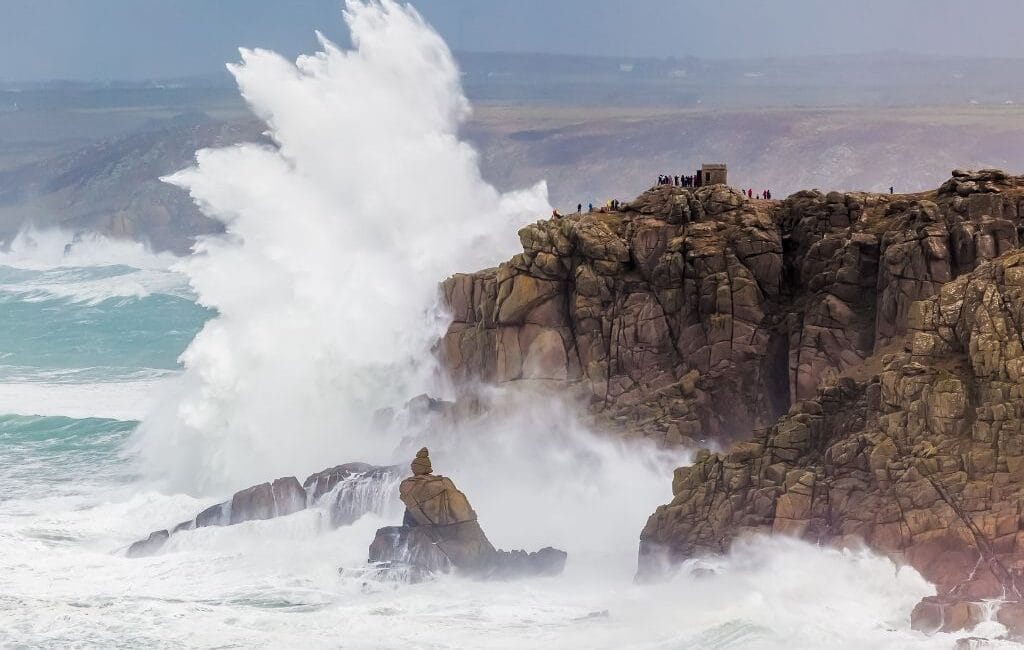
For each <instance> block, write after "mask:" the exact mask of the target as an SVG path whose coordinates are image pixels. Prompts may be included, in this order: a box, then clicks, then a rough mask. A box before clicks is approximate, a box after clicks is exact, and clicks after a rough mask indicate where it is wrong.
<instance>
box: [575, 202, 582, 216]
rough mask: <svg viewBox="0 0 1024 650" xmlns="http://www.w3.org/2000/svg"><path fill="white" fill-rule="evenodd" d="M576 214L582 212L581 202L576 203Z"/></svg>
mask: <svg viewBox="0 0 1024 650" xmlns="http://www.w3.org/2000/svg"><path fill="white" fill-rule="evenodd" d="M576 214H583V204H582V203H577V204H576Z"/></svg>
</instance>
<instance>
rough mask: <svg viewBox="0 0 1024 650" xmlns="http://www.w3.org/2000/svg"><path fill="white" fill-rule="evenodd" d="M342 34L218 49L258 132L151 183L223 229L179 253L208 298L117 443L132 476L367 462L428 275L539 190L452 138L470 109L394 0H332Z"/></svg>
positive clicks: (424, 357)
mask: <svg viewBox="0 0 1024 650" xmlns="http://www.w3.org/2000/svg"><path fill="white" fill-rule="evenodd" d="M345 20H346V22H347V23H348V26H349V28H350V30H351V33H352V43H353V48H354V49H352V50H342V49H340V48H339V47H338V46H336V45H334V44H333V43H331V42H329V41H328V40H327V39H325V38H324V37H323V36H322V35H319V34H318V37H319V40H320V45H321V47H322V51H320V52H318V53H316V54H314V55H311V56H302V57H299V58H298V60H296V61H295V63H291V62H289V61H287V60H285V59H284V58H282V57H281V56H279V55H277V54H275V53H273V52H269V51H265V50H242V51H241V55H242V61H241V63H239V64H237V65H231V66H229V70H230V71H231V73H232V74H233V75H234V77H235V79H236V80H237V82H238V85H239V88H240V89H241V92H242V95H243V96H244V98H245V100H246V101H247V102H248V104H249V106H250V107H251V108H252V110H253V112H254V113H256V115H257V116H259V117H260V118H261V119H262V120H264V121H265V122H266V124H267V128H268V135H269V136H270V137H271V139H272V141H273V142H274V144H275V146H261V145H256V144H245V145H241V146H236V147H231V148H225V149H216V150H204V151H200V152H199V153H198V154H197V164H196V166H195V167H193V168H191V169H188V170H185V171H182V172H179V173H177V174H174V175H173V176H171V177H169V178H168V179H166V180H167V181H168V182H170V183H173V184H175V185H178V186H180V187H183V188H185V189H187V190H188V191H189V192H190V193H191V195H192V197H193V198H194V200H195V201H196V202H197V203H198V204H199V206H200V207H201V208H202V209H203V211H204V212H205V213H206V214H208V215H210V216H211V217H214V218H216V219H219V220H220V221H222V222H223V223H224V225H225V229H226V234H225V235H224V236H221V237H215V238H208V239H205V240H203V241H201V242H200V243H198V244H197V246H196V252H195V254H194V255H193V256H192V258H191V259H190V260H189V261H188V262H187V263H186V264H184V265H183V266H184V270H185V271H186V272H187V274H188V275H189V277H190V281H191V284H192V287H193V289H194V290H195V292H196V293H197V295H198V296H199V300H200V302H201V303H202V304H204V305H206V306H209V307H212V308H214V309H216V310H217V312H218V314H219V315H218V316H217V317H216V318H214V319H213V320H212V321H210V322H209V323H208V324H207V325H206V327H205V328H204V329H203V331H202V332H201V333H200V334H199V335H198V336H197V337H196V339H195V340H194V342H193V343H192V344H191V346H190V347H189V348H188V350H186V352H185V353H184V355H183V357H182V360H183V362H184V365H185V368H186V377H185V382H184V388H183V389H182V391H181V393H180V394H177V395H174V396H173V397H172V398H170V399H168V401H167V402H166V403H165V404H164V405H163V406H162V407H161V408H159V409H158V410H157V411H155V412H154V414H153V415H152V416H151V417H150V418H148V419H147V420H146V421H145V422H144V423H143V424H142V426H141V427H140V429H139V431H138V433H137V435H136V437H135V441H134V443H135V444H134V448H135V449H136V450H137V451H138V453H139V455H140V459H141V461H142V463H143V466H144V470H145V471H146V472H147V475H149V476H152V477H154V478H159V479H163V480H164V481H167V482H168V485H169V487H173V488H176V489H183V490H186V491H190V492H194V493H208V492H212V491H217V490H220V491H224V490H229V489H235V488H237V487H238V486H244V485H248V484H250V483H253V482H257V481H262V480H266V479H267V478H268V477H274V476H279V475H287V474H301V473H303V472H307V471H313V470H316V469H320V468H322V467H323V466H324V465H326V464H329V463H332V462H341V461H344V460H351V459H355V458H359V459H363V460H368V461H373V460H380V459H382V458H383V457H384V455H386V454H387V453H388V452H389V451H390V449H391V448H392V447H393V441H389V440H383V439H381V438H380V437H377V436H374V435H372V433H371V432H370V431H369V430H368V427H369V424H370V414H372V412H373V411H374V410H375V409H376V408H379V407H381V406H385V405H390V404H395V403H400V402H401V401H402V400H404V399H407V398H408V397H411V396H412V395H415V394H417V393H418V392H422V391H424V390H426V389H428V388H429V382H430V379H431V376H432V370H433V368H432V365H431V361H430V360H431V355H430V352H429V349H430V346H431V345H432V344H433V342H434V341H435V340H436V339H437V336H438V335H439V334H440V333H441V332H443V328H444V327H445V325H446V322H445V320H444V319H443V318H441V317H440V316H439V315H438V314H437V310H436V300H437V283H438V281H439V280H440V279H442V278H444V277H445V276H446V275H448V274H450V273H452V272H454V271H456V270H458V269H465V268H478V267H480V266H483V265H487V264H490V263H493V260H495V259H502V258H503V257H507V256H508V255H509V254H510V253H512V252H514V250H513V249H514V246H515V243H516V242H515V240H514V237H512V236H511V233H514V232H515V229H516V226H518V225H521V224H522V223H524V222H526V221H528V220H529V219H530V218H531V217H534V216H536V215H538V214H544V213H545V212H547V211H549V210H550V208H549V207H548V204H547V198H546V197H547V190H546V186H545V185H544V184H538V185H537V186H535V187H533V188H532V189H530V190H527V191H522V192H516V193H510V194H501V193H499V192H498V191H497V190H496V189H495V188H494V187H492V186H491V185H489V184H488V183H486V182H485V181H484V180H483V179H482V178H481V175H480V171H479V166H478V159H477V154H476V153H475V152H474V150H473V149H472V148H471V147H470V146H469V145H467V144H466V143H465V142H463V141H461V140H460V139H459V137H458V130H459V127H460V125H461V124H462V123H463V122H464V121H465V120H466V119H467V117H468V115H469V104H468V102H467V100H466V98H465V97H464V96H463V94H462V91H461V88H460V84H459V72H458V69H457V67H456V64H455V62H454V60H453V58H452V56H451V53H450V52H449V50H448V48H447V46H446V45H445V44H444V42H443V41H442V40H441V38H440V37H439V36H438V35H437V34H436V33H435V32H434V31H433V30H432V29H430V28H429V27H428V26H427V25H426V23H425V22H424V21H423V19H422V18H421V17H420V16H419V15H418V14H417V13H416V12H415V11H414V10H413V9H412V8H411V7H407V6H400V5H399V4H397V3H396V2H393V1H392V0H382V1H380V2H362V1H359V0H349V1H348V2H347V3H346V11H345Z"/></svg>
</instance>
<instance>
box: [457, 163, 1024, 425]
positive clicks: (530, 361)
mask: <svg viewBox="0 0 1024 650" xmlns="http://www.w3.org/2000/svg"><path fill="white" fill-rule="evenodd" d="M1022 186H1024V182H1022V180H1021V179H1019V178H1013V177H1009V176H1007V175H1006V174H1005V173H1003V172H1000V171H997V170H986V171H982V172H977V173H971V172H963V171H959V170H958V171H956V172H954V176H953V178H952V179H951V180H950V181H949V182H947V183H946V184H944V185H943V186H942V188H940V189H939V190H938V191H936V192H930V193H926V194H921V195H913V196H888V195H878V194H865V193H846V194H841V193H838V192H831V193H829V194H823V193H821V192H818V191H806V192H800V193H797V194H795V195H793V196H791V197H789V198H787V199H786V200H784V201H781V202H778V201H757V200H747V199H746V197H744V196H743V195H742V194H740V193H739V192H736V191H734V190H731V189H730V188H727V187H725V186H720V185H719V186H710V187H704V188H700V189H697V190H689V189H682V188H676V187H671V186H661V187H657V188H654V189H652V190H650V191H648V192H646V193H644V194H643V195H641V196H640V197H639V198H637V199H636V200H635V201H634V202H632V203H631V204H628V205H625V206H623V208H622V210H621V211H619V212H597V213H590V214H584V215H569V216H566V217H564V218H562V219H559V220H550V221H541V222H538V223H536V224H533V225H531V226H527V227H526V228H523V229H522V230H521V231H520V232H519V236H520V239H521V241H522V244H523V253H522V254H520V255H516V256H515V257H513V258H512V260H510V261H509V262H507V263H505V264H502V265H501V266H500V267H498V268H496V269H488V270H484V271H480V272H477V273H473V274H460V275H455V276H453V277H451V278H449V279H448V280H447V281H445V282H444V284H443V287H442V288H443V292H444V296H445V299H446V302H447V305H448V306H449V308H450V310H451V312H452V315H453V317H454V322H453V323H452V325H451V326H450V328H449V330H448V332H447V334H446V335H445V337H444V340H443V342H442V345H441V349H440V356H441V358H442V361H443V362H444V365H445V366H446V367H447V369H448V370H449V372H450V374H451V375H452V377H453V378H454V379H455V380H456V381H457V383H459V384H460V385H464V386H465V385H468V384H469V383H471V380H483V381H487V382H496V383H502V382H508V381H516V380H546V381H554V382H558V383H565V384H570V385H575V386H582V387H583V389H584V392H585V393H586V394H588V395H589V397H590V402H591V407H592V409H593V411H595V412H596V413H599V414H600V415H601V416H602V419H603V420H604V421H605V422H610V423H614V424H616V425H618V426H619V427H620V428H621V429H623V430H626V431H629V432H635V433H639V434H642V435H645V436H647V437H651V438H654V439H656V440H658V441H663V442H665V443H669V444H671V443H679V442H682V441H684V440H685V439H686V438H693V439H706V440H712V439H715V440H724V441H728V440H734V439H742V438H745V437H747V436H748V435H749V434H750V432H751V431H753V430H755V429H762V428H765V427H767V426H769V425H770V424H772V423H773V422H774V421H775V420H776V419H777V418H778V417H779V416H780V415H782V414H783V413H785V412H786V410H787V409H788V408H789V405H790V404H791V403H793V402H795V401H799V400H802V399H807V398H810V397H813V396H814V394H815V391H816V390H817V388H818V386H819V385H821V383H822V382H823V381H826V380H829V379H834V378H836V377H838V376H839V375H840V374H842V373H843V372H844V371H847V370H848V369H850V368H852V367H854V366H857V365H859V364H861V363H863V361H864V360H865V359H866V358H867V357H869V356H870V355H871V354H872V353H874V352H875V351H876V350H880V349H882V348H884V347H885V346H886V345H889V344H891V343H893V342H895V341H897V340H898V339H899V337H900V336H901V335H902V334H903V332H904V331H905V330H906V321H907V316H908V314H909V310H910V306H911V304H913V302H914V301H916V300H920V299H924V298H928V297H930V296H932V295H934V294H935V293H936V292H937V291H938V289H939V287H941V286H942V284H943V283H945V282H948V281H949V280H951V279H952V278H954V277H957V276H958V275H960V274H962V273H965V272H967V271H970V270H971V269H973V268H975V266H976V265H977V264H978V263H979V262H980V261H983V260H986V259H991V258H994V257H996V256H998V255H999V254H1001V253H1003V252H1005V251H1007V250H1010V249H1012V248H1015V247H1016V246H1017V245H1018V242H1019V237H1018V228H1017V226H1018V223H1019V220H1020V215H1021V213H1022V211H1024V209H1022V206H1021V201H1022V199H1021V197H1022V189H1021V187H1022Z"/></svg>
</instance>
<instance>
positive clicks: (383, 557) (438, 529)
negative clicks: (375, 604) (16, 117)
mask: <svg viewBox="0 0 1024 650" xmlns="http://www.w3.org/2000/svg"><path fill="white" fill-rule="evenodd" d="M412 471H413V476H410V477H409V478H406V479H405V480H403V481H402V483H401V484H400V485H399V488H398V490H399V496H400V497H401V499H402V503H404V504H405V507H406V511H405V518H404V521H403V524H402V525H401V526H387V527H385V528H381V529H379V530H378V531H377V535H376V536H375V537H374V539H373V542H372V543H371V544H370V552H369V561H370V562H371V563H375V564H378V565H392V566H395V567H400V568H401V569H402V570H403V571H405V572H406V573H407V574H408V575H411V576H417V577H418V578H422V577H426V576H429V575H431V574H439V573H450V572H458V573H460V574H462V575H468V576H472V577H477V578H492V579H509V578H520V577H527V576H538V575H557V574H559V573H561V572H562V569H563V567H564V566H565V560H566V557H567V556H566V553H565V552H564V551H560V550H558V549H554V548H550V547H548V548H543V549H541V550H540V551H536V552H534V553H527V552H525V551H502V550H497V549H495V548H494V546H493V545H492V544H491V542H490V541H489V540H488V539H487V535H485V534H484V531H483V529H482V528H480V524H479V523H478V522H477V516H476V512H475V511H474V510H473V508H472V506H470V505H469V499H467V498H466V495H465V494H463V493H462V492H461V491H460V490H459V489H458V488H456V487H455V484H454V483H453V482H452V481H451V479H449V478H447V477H445V476H435V475H433V473H432V472H433V468H432V466H431V463H430V457H429V455H428V452H427V449H426V448H425V447H424V448H423V449H421V450H420V451H419V452H418V453H417V454H416V458H415V459H414V460H413V461H412ZM410 568H411V569H412V570H411V571H410V570H408V569H410Z"/></svg>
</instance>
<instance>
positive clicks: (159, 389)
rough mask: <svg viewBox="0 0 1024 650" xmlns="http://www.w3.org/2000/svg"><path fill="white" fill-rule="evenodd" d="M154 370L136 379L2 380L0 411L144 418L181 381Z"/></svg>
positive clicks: (178, 378) (80, 416) (127, 418)
mask: <svg viewBox="0 0 1024 650" xmlns="http://www.w3.org/2000/svg"><path fill="white" fill-rule="evenodd" d="M152 374H154V375H155V376H153V377H148V378H144V379H138V380H133V381H101V382H90V383H76V382H48V381H28V382H24V381H19V382H0V414H5V415H42V416H64V417H69V418H109V419H112V420H141V419H142V418H145V417H146V416H148V415H149V414H150V413H151V412H152V411H153V409H154V408H155V407H156V406H157V404H159V402H160V400H161V398H162V397H163V396H164V395H166V394H169V393H173V392H174V391H175V389H176V388H177V387H178V386H179V384H180V376H179V374H178V373H172V372H162V373H152Z"/></svg>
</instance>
